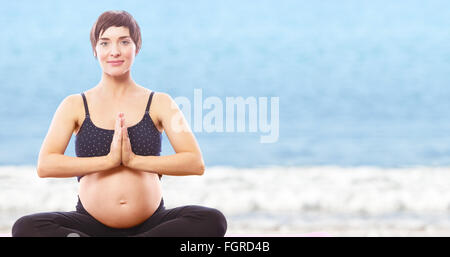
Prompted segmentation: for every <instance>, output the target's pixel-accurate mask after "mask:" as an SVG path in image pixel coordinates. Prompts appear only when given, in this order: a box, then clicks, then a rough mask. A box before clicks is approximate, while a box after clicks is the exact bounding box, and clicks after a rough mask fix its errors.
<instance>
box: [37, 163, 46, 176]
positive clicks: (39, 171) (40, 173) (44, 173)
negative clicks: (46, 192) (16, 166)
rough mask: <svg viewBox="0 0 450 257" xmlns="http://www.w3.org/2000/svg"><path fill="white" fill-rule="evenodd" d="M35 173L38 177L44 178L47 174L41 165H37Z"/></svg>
mask: <svg viewBox="0 0 450 257" xmlns="http://www.w3.org/2000/svg"><path fill="white" fill-rule="evenodd" d="M37 175H38V176H39V177H40V178H46V177H48V174H47V173H46V172H45V170H44V169H43V168H42V167H40V166H38V167H37Z"/></svg>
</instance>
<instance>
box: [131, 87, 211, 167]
mask: <svg viewBox="0 0 450 257" xmlns="http://www.w3.org/2000/svg"><path fill="white" fill-rule="evenodd" d="M155 96H157V98H156V97H155ZM155 96H154V101H155V100H156V101H157V102H158V104H155V105H153V106H154V107H155V109H157V110H156V113H158V116H157V118H158V121H160V122H161V124H162V126H163V128H164V131H165V132H166V135H167V138H168V139H169V141H170V144H171V145H172V147H173V149H174V151H175V154H172V155H168V156H142V155H136V156H134V158H133V159H132V160H131V161H130V163H129V167H131V168H133V169H137V170H143V171H147V172H151V173H158V174H162V175H172V176H184V175H203V173H204V170H205V164H204V162H203V158H202V154H201V151H200V147H199V146H198V144H197V141H196V140H195V137H194V135H193V133H192V131H191V129H190V128H189V125H188V124H187V122H186V119H185V118H184V116H183V113H182V112H181V111H180V109H179V108H178V105H177V104H176V103H175V101H174V100H173V99H172V98H171V97H170V96H169V95H168V94H165V93H158V94H156V95H155Z"/></svg>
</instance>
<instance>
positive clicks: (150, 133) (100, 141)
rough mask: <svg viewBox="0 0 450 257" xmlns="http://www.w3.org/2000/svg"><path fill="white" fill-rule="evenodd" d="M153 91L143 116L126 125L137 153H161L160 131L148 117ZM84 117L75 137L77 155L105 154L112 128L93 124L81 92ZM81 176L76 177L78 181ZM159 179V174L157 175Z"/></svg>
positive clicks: (110, 139) (109, 143) (109, 145)
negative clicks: (133, 123) (129, 125)
mask: <svg viewBox="0 0 450 257" xmlns="http://www.w3.org/2000/svg"><path fill="white" fill-rule="evenodd" d="M153 94H154V91H152V92H151V93H150V96H149V99H148V103H147V107H146V109H145V114H144V117H142V119H141V121H139V122H138V123H137V124H136V125H133V126H131V127H128V135H129V138H130V143H131V149H132V151H133V153H135V154H137V155H145V156H147V155H155V156H159V155H160V153H161V133H160V132H159V130H158V129H157V128H156V126H155V124H154V123H153V120H152V119H151V118H150V114H149V110H150V104H151V102H152V98H153ZM81 96H82V97H83V102H84V109H85V113H86V117H85V119H84V121H83V124H81V127H80V130H79V132H78V133H77V135H76V137H75V153H76V155H77V157H94V156H104V155H107V154H108V153H109V151H110V148H111V142H112V139H113V136H114V130H111V129H103V128H99V127H97V126H95V125H94V123H93V122H92V120H91V119H90V116H89V108H88V104H87V100H86V96H85V95H84V93H81ZM82 177H83V176H80V177H78V182H79V181H80V179H81V178H82ZM159 179H161V175H159Z"/></svg>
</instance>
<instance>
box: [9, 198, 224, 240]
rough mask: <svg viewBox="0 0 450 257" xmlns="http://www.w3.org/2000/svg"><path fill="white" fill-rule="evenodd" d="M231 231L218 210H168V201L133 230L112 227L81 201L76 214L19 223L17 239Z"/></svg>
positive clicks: (204, 234)
mask: <svg viewBox="0 0 450 257" xmlns="http://www.w3.org/2000/svg"><path fill="white" fill-rule="evenodd" d="M226 230H227V221H226V219H225V216H224V215H223V214H222V213H221V212H220V211H219V210H217V209H214V208H208V207H203V206H198V205H186V206H181V207H176V208H172V209H166V207H165V206H164V200H163V199H162V198H161V204H160V205H159V207H158V209H157V210H156V211H155V213H154V214H153V215H152V216H150V218H148V219H147V220H145V221H144V222H142V223H141V224H139V225H136V226H134V227H131V228H112V227H108V226H106V225H104V224H102V223H101V222H99V221H98V220H96V219H95V218H94V217H92V216H91V215H90V214H89V213H88V212H87V211H86V210H85V209H84V207H83V205H82V204H81V201H80V200H79V199H78V204H77V206H76V211H71V212H43V213H36V214H31V215H27V216H23V217H21V218H20V219H18V220H17V221H16V222H15V223H14V225H13V228H12V236H13V237H21V236H27V237H36V236H44V237H66V236H82V237H86V236H102V237H106V236H138V237H177V236H180V237H222V236H224V235H225V232H226Z"/></svg>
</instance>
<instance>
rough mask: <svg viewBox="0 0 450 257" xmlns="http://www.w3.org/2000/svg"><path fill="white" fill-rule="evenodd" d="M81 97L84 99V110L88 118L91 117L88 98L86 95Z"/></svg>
mask: <svg viewBox="0 0 450 257" xmlns="http://www.w3.org/2000/svg"><path fill="white" fill-rule="evenodd" d="M81 96H82V97H83V102H84V110H85V112H86V117H89V109H88V105H87V100H86V96H85V95H84V93H81Z"/></svg>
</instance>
